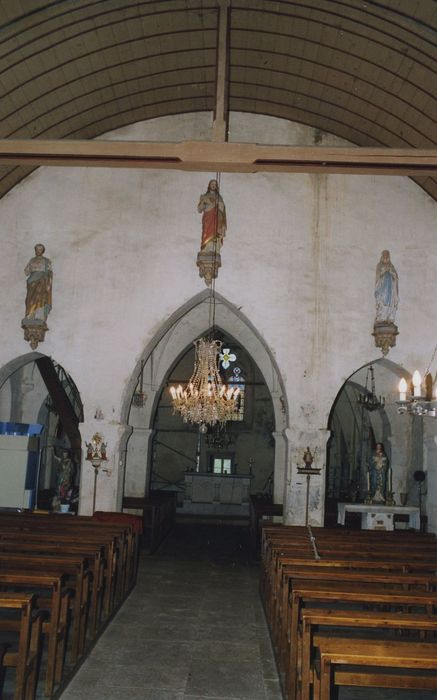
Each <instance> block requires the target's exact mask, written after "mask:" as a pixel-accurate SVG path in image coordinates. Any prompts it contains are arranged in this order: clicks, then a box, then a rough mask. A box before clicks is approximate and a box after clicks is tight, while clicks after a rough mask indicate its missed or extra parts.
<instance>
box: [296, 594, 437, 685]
mask: <svg viewBox="0 0 437 700" xmlns="http://www.w3.org/2000/svg"><path fill="white" fill-rule="evenodd" d="M338 602H342V603H349V604H351V603H353V604H355V605H357V604H358V605H360V606H365V605H372V606H382V605H386V606H387V605H388V606H391V607H392V606H401V607H402V606H406V607H407V608H408V607H412V606H414V607H417V608H421V610H422V611H423V612H424V613H427V614H430V615H432V614H434V610H435V608H436V607H437V593H436V592H434V591H423V590H420V591H400V590H398V589H389V588H385V589H383V590H381V588H380V586H379V585H373V584H363V583H361V584H357V585H354V584H348V583H345V584H339V583H338V584H333V583H331V582H329V583H325V582H323V581H316V582H312V583H311V582H303V583H302V584H301V583H296V585H295V586H294V587H293V590H292V591H291V596H290V604H291V615H290V625H289V644H290V652H289V654H290V656H289V666H288V669H289V670H288V694H289V695H288V696H289V697H290V698H294V697H295V695H296V688H297V659H298V626H299V621H300V612H301V609H302V608H303V607H304V606H306V605H310V606H311V605H313V604H314V603H318V604H320V603H323V604H326V603H327V604H330V603H331V604H332V603H338Z"/></svg>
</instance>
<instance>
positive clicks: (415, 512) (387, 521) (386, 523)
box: [337, 503, 420, 530]
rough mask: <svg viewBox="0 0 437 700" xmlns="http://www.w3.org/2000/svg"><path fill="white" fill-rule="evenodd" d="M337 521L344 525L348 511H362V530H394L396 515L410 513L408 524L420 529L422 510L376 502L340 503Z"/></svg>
mask: <svg viewBox="0 0 437 700" xmlns="http://www.w3.org/2000/svg"><path fill="white" fill-rule="evenodd" d="M337 507H338V516H337V523H338V524H339V525H344V524H345V520H346V513H361V529H362V530H394V516H395V515H408V525H409V527H410V528H412V529H413V530H420V510H419V508H418V507H417V506H384V505H382V504H381V505H379V504H378V503H374V504H372V505H366V504H365V503H338V504H337Z"/></svg>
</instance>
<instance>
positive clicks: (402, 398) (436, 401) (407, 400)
mask: <svg viewBox="0 0 437 700" xmlns="http://www.w3.org/2000/svg"><path fill="white" fill-rule="evenodd" d="M436 353H437V345H436V346H435V348H434V352H433V354H432V357H431V361H430V363H429V365H428V368H427V370H426V372H425V374H424V378H423V382H422V377H421V374H420V372H419V371H418V370H417V369H416V370H415V371H414V372H413V380H412V392H410V393H409V392H408V384H407V381H406V379H405V378H404V377H402V379H401V380H400V382H399V386H398V390H399V401H397V402H396V403H397V404H398V413H400V414H403V413H410V414H412V415H415V416H427V417H429V418H437V382H433V380H432V375H431V373H430V371H429V370H430V367H431V364H432V362H433V360H434V358H435V356H436Z"/></svg>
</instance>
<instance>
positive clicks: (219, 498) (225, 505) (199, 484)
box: [181, 472, 253, 516]
mask: <svg viewBox="0 0 437 700" xmlns="http://www.w3.org/2000/svg"><path fill="white" fill-rule="evenodd" d="M252 479H253V476H252V474H211V473H209V472H186V473H185V475H184V486H185V493H184V503H183V508H182V509H181V512H184V513H193V514H194V513H195V514H199V515H236V516H244V515H247V516H248V515H249V501H250V483H251V480H252Z"/></svg>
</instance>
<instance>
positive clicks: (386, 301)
mask: <svg viewBox="0 0 437 700" xmlns="http://www.w3.org/2000/svg"><path fill="white" fill-rule="evenodd" d="M398 304H399V279H398V273H397V272H396V268H395V266H394V265H393V263H392V262H391V260H390V251H388V250H383V251H382V253H381V258H380V260H379V263H378V264H377V266H376V275H375V305H376V310H375V323H374V326H373V336H374V338H375V345H376V347H378V348H381V350H382V353H383V355H387V353H388V351H389V349H390V348H391V347H393V346H394V345H396V336H397V335H398V328H397V326H396V324H395V318H396V312H397V309H398Z"/></svg>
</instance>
